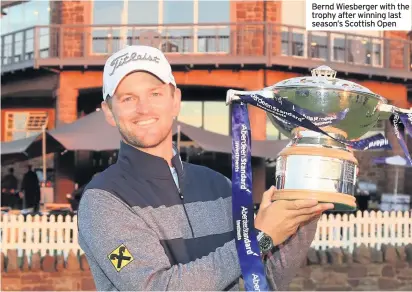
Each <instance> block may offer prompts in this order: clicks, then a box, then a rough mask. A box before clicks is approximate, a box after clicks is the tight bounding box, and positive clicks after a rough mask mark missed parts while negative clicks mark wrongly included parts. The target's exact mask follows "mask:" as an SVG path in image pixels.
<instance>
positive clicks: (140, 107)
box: [136, 97, 151, 114]
mask: <svg viewBox="0 0 412 292" xmlns="http://www.w3.org/2000/svg"><path fill="white" fill-rule="evenodd" d="M150 108H151V104H150V100H149V98H147V97H143V98H139V100H138V102H137V106H136V112H137V113H139V114H147V113H148V112H149V111H150Z"/></svg>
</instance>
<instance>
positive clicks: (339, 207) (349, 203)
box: [272, 190, 356, 211]
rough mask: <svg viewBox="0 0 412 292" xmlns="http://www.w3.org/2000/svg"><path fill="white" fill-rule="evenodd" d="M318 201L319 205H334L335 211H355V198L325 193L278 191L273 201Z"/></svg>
mask: <svg viewBox="0 0 412 292" xmlns="http://www.w3.org/2000/svg"><path fill="white" fill-rule="evenodd" d="M305 199H311V200H316V201H318V202H319V203H333V204H334V205H335V208H334V209H333V211H355V210H356V199H355V197H354V196H351V195H347V194H342V193H333V192H325V191H311V190H276V191H275V194H274V195H273V197H272V200H274V201H276V200H305Z"/></svg>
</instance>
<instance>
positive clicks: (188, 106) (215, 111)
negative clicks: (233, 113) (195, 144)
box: [178, 101, 230, 135]
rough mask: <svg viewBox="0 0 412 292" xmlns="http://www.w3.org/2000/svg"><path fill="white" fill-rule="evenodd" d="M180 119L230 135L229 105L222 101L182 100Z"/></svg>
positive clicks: (211, 130) (183, 121) (186, 122)
mask: <svg viewBox="0 0 412 292" xmlns="http://www.w3.org/2000/svg"><path fill="white" fill-rule="evenodd" d="M178 121H180V122H182V123H185V124H189V125H191V126H195V127H199V128H203V129H205V130H207V131H210V132H214V133H218V134H222V135H229V134H230V130H229V126H230V112H229V107H228V106H227V105H226V103H225V102H222V101H182V104H181V108H180V114H179V116H178Z"/></svg>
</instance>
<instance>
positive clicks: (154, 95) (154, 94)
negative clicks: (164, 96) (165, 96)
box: [152, 92, 161, 97]
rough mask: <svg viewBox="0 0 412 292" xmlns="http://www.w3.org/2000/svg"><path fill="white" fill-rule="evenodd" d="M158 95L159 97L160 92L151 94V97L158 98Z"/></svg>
mask: <svg viewBox="0 0 412 292" xmlns="http://www.w3.org/2000/svg"><path fill="white" fill-rule="evenodd" d="M160 95H161V93H160V92H152V96H153V97H157V96H160Z"/></svg>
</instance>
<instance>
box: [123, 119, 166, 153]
mask: <svg viewBox="0 0 412 292" xmlns="http://www.w3.org/2000/svg"><path fill="white" fill-rule="evenodd" d="M117 126H118V128H119V132H120V136H122V138H123V140H124V141H125V142H126V143H127V144H129V145H131V146H133V147H136V148H155V147H157V146H159V145H160V144H162V143H163V142H164V141H165V140H166V138H167V136H168V135H169V133H170V131H172V129H170V130H169V131H168V132H167V133H166V135H164V136H163V137H161V138H160V139H159V140H158V141H155V142H152V143H145V142H144V141H140V140H139V139H137V138H136V137H135V136H134V135H133V134H131V133H130V132H128V131H127V130H124V129H122V127H121V126H120V125H117Z"/></svg>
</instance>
